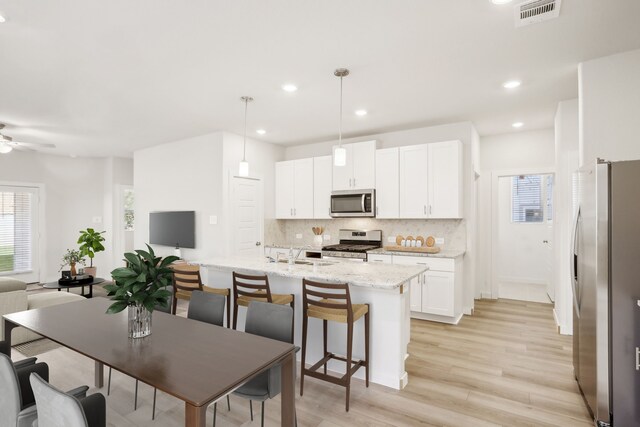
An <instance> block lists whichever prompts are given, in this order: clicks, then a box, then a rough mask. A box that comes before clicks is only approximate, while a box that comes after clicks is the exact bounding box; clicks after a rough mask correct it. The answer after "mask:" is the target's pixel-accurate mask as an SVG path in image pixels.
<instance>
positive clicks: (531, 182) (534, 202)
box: [511, 175, 544, 222]
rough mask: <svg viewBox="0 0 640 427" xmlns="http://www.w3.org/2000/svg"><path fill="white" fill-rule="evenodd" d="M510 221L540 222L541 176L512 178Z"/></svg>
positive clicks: (542, 215)
mask: <svg viewBox="0 0 640 427" xmlns="http://www.w3.org/2000/svg"><path fill="white" fill-rule="evenodd" d="M511 182H512V188H511V221H512V222H542V221H543V219H544V205H543V200H542V176H541V175H520V176H514V177H512V181H511Z"/></svg>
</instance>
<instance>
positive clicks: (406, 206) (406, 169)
mask: <svg viewBox="0 0 640 427" xmlns="http://www.w3.org/2000/svg"><path fill="white" fill-rule="evenodd" d="M399 153H400V166H399V167H400V218H428V217H429V213H428V205H429V186H428V183H429V176H428V175H429V174H428V172H427V165H428V161H429V148H428V147H427V144H422V145H410V146H408V147H400V152H399Z"/></svg>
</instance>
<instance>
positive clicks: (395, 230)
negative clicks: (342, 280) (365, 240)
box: [264, 218, 467, 249]
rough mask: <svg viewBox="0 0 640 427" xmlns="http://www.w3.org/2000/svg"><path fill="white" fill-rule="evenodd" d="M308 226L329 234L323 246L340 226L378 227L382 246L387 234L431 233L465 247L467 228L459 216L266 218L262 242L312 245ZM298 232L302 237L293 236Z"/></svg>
mask: <svg viewBox="0 0 640 427" xmlns="http://www.w3.org/2000/svg"><path fill="white" fill-rule="evenodd" d="M311 227H324V228H325V231H324V235H325V236H331V239H330V240H325V245H330V244H334V243H338V240H339V237H338V231H339V230H340V229H358V230H360V229H362V230H382V239H383V245H385V246H386V245H391V244H395V243H388V242H387V238H388V237H395V236H397V235H399V234H400V235H402V236H408V235H411V236H418V235H420V236H424V237H427V236H433V237H435V238H444V244H443V245H438V246H441V247H442V248H443V249H444V248H446V249H466V246H467V244H466V242H467V230H466V224H465V221H464V220H463V219H428V220H425V219H375V218H335V219H286V220H285V219H279V220H276V219H270V220H266V221H265V232H264V237H265V245H267V246H268V245H273V244H277V245H291V246H301V245H312V244H313V232H312V231H311ZM297 234H301V235H302V238H301V239H298V238H296V235H297Z"/></svg>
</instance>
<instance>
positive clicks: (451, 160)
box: [427, 141, 463, 218]
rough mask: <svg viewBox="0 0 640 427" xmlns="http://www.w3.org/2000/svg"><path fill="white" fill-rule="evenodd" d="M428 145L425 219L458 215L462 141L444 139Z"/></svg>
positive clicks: (459, 212)
mask: <svg viewBox="0 0 640 427" xmlns="http://www.w3.org/2000/svg"><path fill="white" fill-rule="evenodd" d="M428 147H429V155H428V157H429V162H428V164H429V167H428V168H427V170H428V173H429V178H428V183H429V203H428V205H429V209H428V211H429V212H428V213H429V218H462V216H463V213H462V193H463V191H462V188H463V176H462V143H461V142H460V141H446V142H436V143H433V144H428Z"/></svg>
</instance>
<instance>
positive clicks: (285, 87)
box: [282, 83, 298, 92]
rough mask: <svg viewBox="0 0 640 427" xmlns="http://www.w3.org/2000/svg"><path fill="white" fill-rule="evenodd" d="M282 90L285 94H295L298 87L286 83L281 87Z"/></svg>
mask: <svg viewBox="0 0 640 427" xmlns="http://www.w3.org/2000/svg"><path fill="white" fill-rule="evenodd" d="M282 90H284V91H285V92H295V91H297V90H298V87H297V86H296V85H294V84H291V83H287V84H283V85H282Z"/></svg>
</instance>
